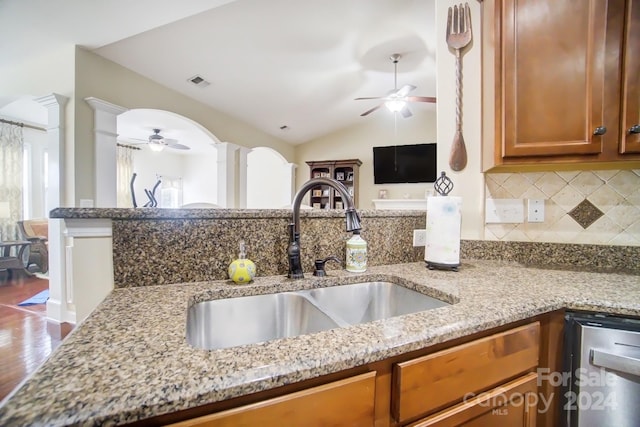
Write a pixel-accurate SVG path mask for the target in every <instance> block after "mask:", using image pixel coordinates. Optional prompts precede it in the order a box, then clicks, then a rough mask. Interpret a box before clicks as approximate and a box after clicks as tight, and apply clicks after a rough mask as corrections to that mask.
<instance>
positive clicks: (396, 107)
mask: <svg viewBox="0 0 640 427" xmlns="http://www.w3.org/2000/svg"><path fill="white" fill-rule="evenodd" d="M384 105H385V107H387V109H388V110H389V111H391V112H392V113H399V112H400V111H402V109H403V108H404V107H405V106H406V105H407V102H406V101H400V100H391V101H387V102H385V103H384Z"/></svg>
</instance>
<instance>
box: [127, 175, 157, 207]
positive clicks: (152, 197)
mask: <svg viewBox="0 0 640 427" xmlns="http://www.w3.org/2000/svg"><path fill="white" fill-rule="evenodd" d="M136 176H138V174H137V173H135V172H134V173H133V175H132V176H131V182H130V183H129V188H130V189H131V201H132V202H133V207H134V208H137V207H138V203H137V202H136V192H135V190H134V189H133V183H134V181H135V180H136ZM161 183H162V180H160V179H159V180H158V181H157V182H156V184H155V185H154V186H153V188H152V189H151V190H149V189H146V188H145V189H144V194H146V195H147V197H148V198H149V201H148V202H147V203H145V204H144V205H143V206H142V207H143V208H155V207H157V206H158V200H157V199H156V190H157V189H158V187H159V186H160V184H161Z"/></svg>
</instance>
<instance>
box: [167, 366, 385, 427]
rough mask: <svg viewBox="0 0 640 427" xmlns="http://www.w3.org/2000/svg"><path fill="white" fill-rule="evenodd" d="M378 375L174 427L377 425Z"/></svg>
mask: <svg viewBox="0 0 640 427" xmlns="http://www.w3.org/2000/svg"><path fill="white" fill-rule="evenodd" d="M375 381H376V373H375V372H367V373H366V374H361V375H357V376H355V377H351V378H346V379H344V380H340V381H335V382H332V383H329V384H325V385H321V386H318V387H313V388H310V389H308V390H303V391H299V392H296V393H291V394H287V395H284V396H281V397H276V398H274V399H269V400H266V401H264V402H258V403H254V404H252V405H246V406H241V407H239V408H235V409H229V410H227V411H222V412H219V413H217V414H212V415H205V416H203V417H200V418H194V419H192V420H188V421H183V422H180V423H177V424H172V426H173V427H242V426H245V427H252V426H256V427H257V426H259V427H281V426H305V427H314V426H318V427H320V426H323V427H324V426H354V427H356V426H358V427H359V426H362V427H365V426H367V427H372V426H373V423H374V396H375Z"/></svg>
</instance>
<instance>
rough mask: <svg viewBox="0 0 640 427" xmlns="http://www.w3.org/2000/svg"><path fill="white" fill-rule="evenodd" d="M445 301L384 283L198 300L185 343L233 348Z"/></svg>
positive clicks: (190, 314)
mask: <svg viewBox="0 0 640 427" xmlns="http://www.w3.org/2000/svg"><path fill="white" fill-rule="evenodd" d="M447 305H449V304H448V303H446V302H443V301H440V300H438V299H435V298H432V297H430V296H427V295H424V294H421V293H420V292H416V291H413V290H411V289H407V288H405V287H403V286H400V285H396V284H394V283H390V282H365V283H356V284H352V285H340V286H332V287H327V288H317V289H309V290H301V291H293V292H280V293H277V294H267V295H253V296H247V297H237V298H225V299H218V300H211V301H203V302H199V303H197V304H194V305H193V306H191V307H189V310H188V312H187V342H188V343H189V344H190V345H192V346H194V347H197V348H203V349H208V350H212V349H219V348H227V347H235V346H238V345H243V344H254V343H259V342H264V341H269V340H273V339H277V338H286V337H293V336H297V335H303V334H309V333H313V332H320V331H325V330H328V329H333V328H338V327H346V326H351V325H357V324H360V323H366V322H371V321H374V320H381V319H387V318H389V317H394V316H401V315H403V314H410V313H416V312H419V311H424V310H430V309H433V308H438V307H443V306H447Z"/></svg>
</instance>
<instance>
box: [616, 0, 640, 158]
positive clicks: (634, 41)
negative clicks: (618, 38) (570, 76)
mask: <svg viewBox="0 0 640 427" xmlns="http://www.w3.org/2000/svg"><path fill="white" fill-rule="evenodd" d="M625 22H626V25H625V33H624V46H625V50H624V68H623V74H622V114H621V123H622V126H621V128H622V141H621V145H620V148H621V152H623V153H640V0H628V5H627V10H626V15H625Z"/></svg>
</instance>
